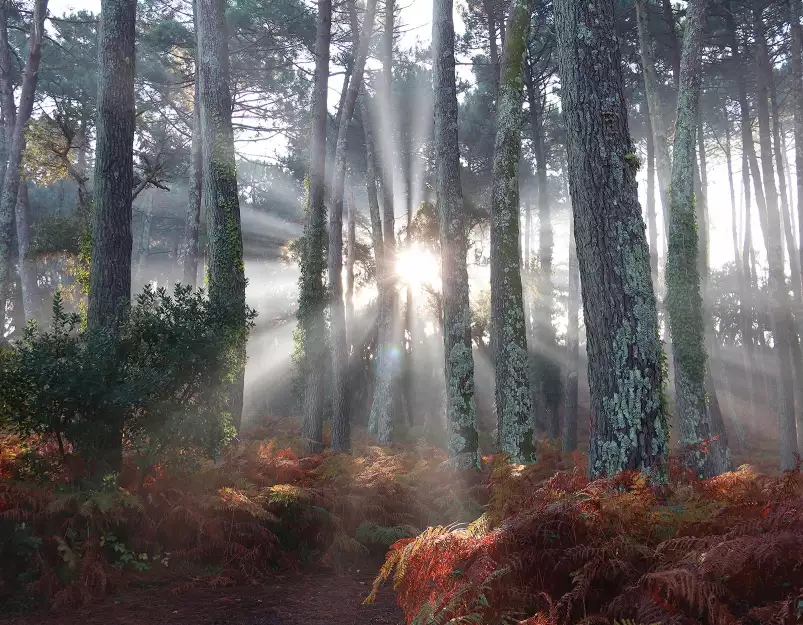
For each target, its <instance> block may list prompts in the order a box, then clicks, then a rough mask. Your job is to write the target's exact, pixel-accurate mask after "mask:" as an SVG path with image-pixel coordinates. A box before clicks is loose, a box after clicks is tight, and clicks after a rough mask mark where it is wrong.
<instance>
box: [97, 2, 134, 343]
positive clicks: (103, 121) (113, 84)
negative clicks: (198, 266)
mask: <svg viewBox="0 0 803 625" xmlns="http://www.w3.org/2000/svg"><path fill="white" fill-rule="evenodd" d="M135 17H136V1H135V0H102V4H101V18H100V38H99V51H100V69H99V72H98V80H99V88H98V120H97V131H96V135H97V139H96V145H95V180H94V194H93V195H94V211H93V219H92V261H91V266H90V270H89V275H90V285H89V310H88V314H87V324H88V326H89V328H90V329H94V328H100V327H103V326H106V325H107V324H113V325H116V324H117V323H119V322H120V320H121V318H122V315H123V314H124V311H125V310H126V308H127V307H128V305H129V302H130V299H131V246H132V238H131V195H132V192H133V187H134V154H133V146H134V126H135V121H134V59H135V53H134V37H135Z"/></svg>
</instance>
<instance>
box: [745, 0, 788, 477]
mask: <svg viewBox="0 0 803 625" xmlns="http://www.w3.org/2000/svg"><path fill="white" fill-rule="evenodd" d="M761 13H762V12H761V7H760V5H759V4H758V3H754V4H753V28H754V34H755V40H756V44H757V45H756V52H757V59H756V61H757V66H758V67H757V70H758V71H757V77H758V80H757V93H756V110H757V113H758V128H759V145H760V148H761V168H762V174H763V179H764V180H763V182H764V194H765V195H764V198H763V200H764V202H762V201H761V200H762V198H760V197H759V196H758V193H756V196H757V197H756V200H757V202H756V203H757V205H758V208H759V219H760V221H761V229H762V231H763V234H764V244H765V247H766V250H767V265H768V267H769V286H770V298H771V300H772V301H771V304H770V305H771V311H772V333H773V339H774V340H773V343H774V349H773V351H774V352H775V354H776V358H777V359H778V370H777V376H778V378H777V381H778V391H779V395H778V396H779V399H780V401H779V402H778V422H779V427H780V447H781V450H780V451H781V454H780V458H781V470H787V469H792V468H794V466H795V454H796V453H797V432H796V429H797V428H796V424H795V416H794V415H795V398H794V377H793V364H792V361H791V346H790V345H789V332H790V331H791V328H789V323H790V320H791V315H790V308H789V296H788V291H787V285H786V276H785V275H784V262H783V231H782V229H781V218H780V215H779V212H778V193H777V190H776V187H775V172H774V168H773V154H772V141H771V138H770V137H771V131H770V120H769V108H768V103H767V99H768V95H769V89H770V82H771V81H772V75H771V67H772V66H771V65H770V60H769V55H768V51H767V42H766V34H765V29H764V21H763V16H762V14H761ZM767 68H770V72H769V73H768V71H767ZM751 166H752V163H751ZM757 173H758V172H757V171H754V172H753V179H754V180H758V179H759V178H757Z"/></svg>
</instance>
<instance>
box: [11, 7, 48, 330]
mask: <svg viewBox="0 0 803 625" xmlns="http://www.w3.org/2000/svg"><path fill="white" fill-rule="evenodd" d="M45 17H47V0H36V1H35V2H34V13H33V22H32V26H31V34H30V37H29V38H28V58H27V59H26V61H25V67H24V69H23V73H22V89H21V93H20V102H19V110H17V111H16V114H15V113H14V109H13V106H14V103H13V96H12V98H11V99H10V100H9V101H4V102H3V105H4V109H6V108H8V109H9V110H8V111H7V114H8V116H9V117H8V121H9V122H10V121H12V120H13V125H12V124H8V125H7V128H8V129H13V130H11V133H10V134H9V135H7V136H6V141H7V150H8V162H7V165H6V169H5V173H4V175H3V180H2V195H0V310H3V311H4V310H5V306H4V305H5V302H6V299H7V298H8V295H9V294H10V292H11V288H10V287H11V281H12V275H13V273H14V272H13V263H14V254H13V253H12V249H11V245H12V240H13V238H14V237H13V232H14V229H15V224H16V230H17V240H18V249H17V258H18V259H19V276H20V283H21V288H22V300H23V309H24V312H25V318H26V319H30V318H33V317H34V316H35V312H34V310H33V308H34V300H35V297H34V293H35V291H36V273H35V271H34V270H33V268H32V267H31V261H30V257H29V255H28V246H29V244H30V224H29V223H28V220H27V215H25V214H23V213H22V211H18V210H17V209H18V208H19V209H24V208H25V207H24V206H18V203H17V199H18V197H19V190H20V185H21V184H25V183H24V180H23V176H22V155H23V152H24V151H25V128H26V126H27V125H28V121H29V120H30V118H31V113H32V112H33V105H34V97H35V95H36V85H37V82H38V79H39V61H40V59H41V58H42V38H43V37H44V32H45ZM6 19H7V17H6ZM2 79H3V81H4V82H6V81H10V79H11V76H10V72H6V71H3V72H2ZM9 89H12V87H11V86H10V85H9V84H7V85H5V86H4V87H3V91H4V92H8V90H9ZM4 100H5V99H4ZM20 235H22V236H20Z"/></svg>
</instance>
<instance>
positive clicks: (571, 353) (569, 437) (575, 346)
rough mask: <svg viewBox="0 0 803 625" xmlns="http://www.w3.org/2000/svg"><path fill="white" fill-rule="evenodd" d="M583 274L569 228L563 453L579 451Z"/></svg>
mask: <svg viewBox="0 0 803 625" xmlns="http://www.w3.org/2000/svg"><path fill="white" fill-rule="evenodd" d="M580 297H581V296H580V272H579V271H578V267H577V246H576V244H575V241H574V226H573V224H571V223H570V224H569V302H568V311H567V315H568V321H567V327H566V399H565V402H564V406H563V451H566V452H570V451H574V450H576V449H577V409H578V383H577V382H578V376H579V373H580V328H579V326H580V319H579V316H580Z"/></svg>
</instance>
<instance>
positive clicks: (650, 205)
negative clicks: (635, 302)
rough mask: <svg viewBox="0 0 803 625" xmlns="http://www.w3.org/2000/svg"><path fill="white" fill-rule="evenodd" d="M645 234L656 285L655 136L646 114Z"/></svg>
mask: <svg viewBox="0 0 803 625" xmlns="http://www.w3.org/2000/svg"><path fill="white" fill-rule="evenodd" d="M646 117H647V232H648V234H649V237H650V273H651V274H652V283H653V285H657V284H658V220H657V218H656V216H655V135H654V133H653V130H652V121H651V118H650V113H649V111H648V112H647V115H646Z"/></svg>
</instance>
